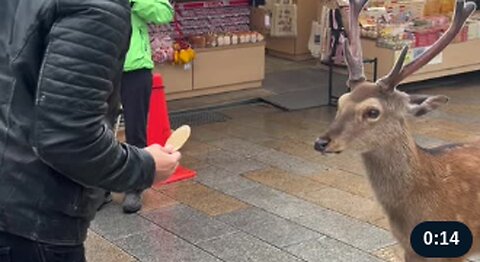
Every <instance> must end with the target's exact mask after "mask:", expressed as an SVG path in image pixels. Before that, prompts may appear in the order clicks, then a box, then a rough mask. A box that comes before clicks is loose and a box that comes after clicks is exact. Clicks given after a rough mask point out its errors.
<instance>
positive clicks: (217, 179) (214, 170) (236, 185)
mask: <svg viewBox="0 0 480 262" xmlns="http://www.w3.org/2000/svg"><path fill="white" fill-rule="evenodd" d="M196 171H197V178H196V181H198V182H199V183H201V184H203V185H206V186H208V187H210V188H213V189H215V190H218V191H220V192H223V193H226V194H229V193H232V192H235V191H240V190H245V189H249V188H254V187H257V186H258V183H256V182H253V181H251V180H249V179H247V178H245V177H243V176H240V174H238V173H237V172H233V171H231V170H226V169H223V168H220V167H216V166H207V167H204V168H201V169H198V170H196Z"/></svg>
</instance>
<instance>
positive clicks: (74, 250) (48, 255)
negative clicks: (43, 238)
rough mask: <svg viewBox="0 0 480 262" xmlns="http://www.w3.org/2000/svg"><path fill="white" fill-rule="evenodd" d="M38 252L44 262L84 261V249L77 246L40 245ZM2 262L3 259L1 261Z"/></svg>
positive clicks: (81, 246)
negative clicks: (40, 253)
mask: <svg viewBox="0 0 480 262" xmlns="http://www.w3.org/2000/svg"><path fill="white" fill-rule="evenodd" d="M39 248H40V252H42V256H43V258H44V260H45V261H46V262H64V261H68V262H84V261H85V255H84V253H85V249H84V247H83V245H79V246H54V245H44V244H42V245H40V246H39ZM2 262H3V261H2Z"/></svg>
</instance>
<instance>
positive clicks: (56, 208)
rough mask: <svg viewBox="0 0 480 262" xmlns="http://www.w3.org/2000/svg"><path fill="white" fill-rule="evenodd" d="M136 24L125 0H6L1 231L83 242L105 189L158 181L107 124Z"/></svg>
mask: <svg viewBox="0 0 480 262" xmlns="http://www.w3.org/2000/svg"><path fill="white" fill-rule="evenodd" d="M129 32H130V9H129V4H128V1H127V0H2V4H1V8H0V231H6V232H10V233H13V234H16V235H20V236H23V237H26V238H29V239H32V240H37V241H40V242H46V243H50V244H65V245H73V244H78V243H81V242H83V241H84V239H85V236H86V231H87V228H88V226H89V223H90V221H91V220H92V219H93V217H94V214H95V211H96V209H97V207H98V206H99V204H100V203H101V201H102V195H103V193H104V191H103V190H110V191H118V192H122V191H126V190H127V189H145V188H148V187H149V186H150V185H151V184H152V182H153V178H154V169H155V165H154V161H153V158H152V157H151V156H150V155H149V154H148V153H147V152H146V151H144V150H140V149H137V148H134V147H130V146H128V145H124V144H120V143H118V142H117V141H116V140H115V137H114V134H113V132H112V131H111V128H110V127H109V125H108V122H109V120H111V118H110V119H109V117H107V115H108V114H109V112H113V111H114V110H115V108H116V105H117V103H113V101H114V100H116V101H118V100H117V99H116V97H118V95H117V94H116V92H117V91H118V84H119V79H120V76H121V71H122V65H123V58H124V54H125V52H126V49H127V47H128V41H129ZM102 189H103V190H102Z"/></svg>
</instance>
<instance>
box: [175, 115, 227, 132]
mask: <svg viewBox="0 0 480 262" xmlns="http://www.w3.org/2000/svg"><path fill="white" fill-rule="evenodd" d="M229 119H231V118H230V117H229V116H227V115H225V114H222V113H220V112H216V111H200V112H185V113H175V114H172V115H170V126H171V128H172V129H177V128H178V127H180V126H182V125H189V126H200V125H206V124H212V123H219V122H225V121H227V120H229Z"/></svg>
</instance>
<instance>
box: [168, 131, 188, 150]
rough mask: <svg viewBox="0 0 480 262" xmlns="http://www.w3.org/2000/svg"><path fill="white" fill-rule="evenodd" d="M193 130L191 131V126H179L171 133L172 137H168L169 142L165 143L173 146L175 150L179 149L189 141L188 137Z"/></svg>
mask: <svg viewBox="0 0 480 262" xmlns="http://www.w3.org/2000/svg"><path fill="white" fill-rule="evenodd" d="M191 132H192V131H191V128H190V126H188V125H183V126H181V127H179V128H177V130H175V131H174V132H173V133H172V134H171V135H170V137H169V138H168V139H167V142H166V143H165V145H170V146H173V149H174V150H175V151H178V150H180V148H182V147H183V145H184V144H185V143H186V142H187V140H188V138H189V137H190V134H191Z"/></svg>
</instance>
